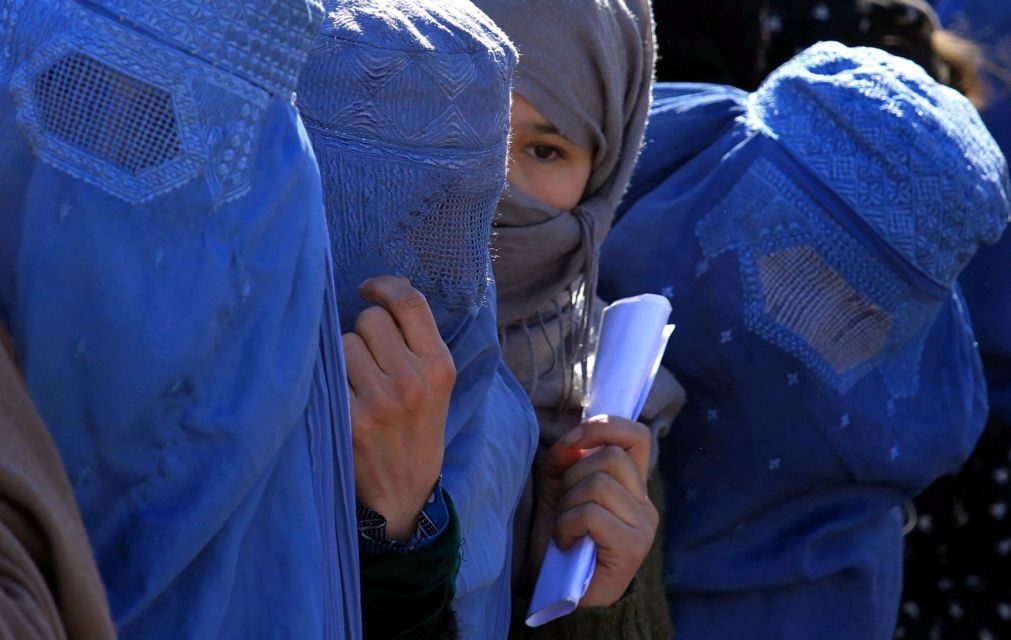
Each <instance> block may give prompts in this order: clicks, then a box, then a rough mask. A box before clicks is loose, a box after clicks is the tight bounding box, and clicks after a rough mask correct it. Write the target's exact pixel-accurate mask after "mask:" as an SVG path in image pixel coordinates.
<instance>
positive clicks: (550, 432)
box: [477, 0, 681, 635]
mask: <svg viewBox="0 0 1011 640" xmlns="http://www.w3.org/2000/svg"><path fill="white" fill-rule="evenodd" d="M477 4H478V6H479V7H481V8H482V9H483V10H485V11H486V12H488V14H489V15H490V16H491V17H492V19H494V20H495V21H496V22H497V23H498V25H499V26H500V27H502V29H503V30H504V31H505V32H506V35H508V36H509V37H510V38H511V39H512V40H513V42H514V43H515V44H516V46H517V49H518V50H519V52H520V62H519V64H518V66H517V71H516V80H515V83H514V87H513V109H512V136H511V141H510V153H509V155H510V162H509V185H508V186H507V188H506V193H505V195H504V196H503V199H502V201H501V203H500V204H499V207H498V215H497V216H496V218H495V234H494V236H493V240H492V244H493V249H494V252H495V259H494V270H495V279H496V283H497V286H498V304H499V318H498V324H499V331H500V333H501V335H502V341H503V353H504V357H505V359H506V362H507V363H508V364H509V366H510V368H511V369H512V370H513V371H514V372H515V373H516V374H517V377H518V378H519V379H520V381H521V382H522V383H523V385H524V386H525V388H526V390H527V393H528V394H529V395H530V398H531V400H532V402H533V404H534V408H535V409H536V410H537V413H538V421H539V425H540V440H541V445H542V447H541V451H542V454H543V455H542V461H541V463H540V464H539V465H538V469H539V471H538V473H537V474H535V477H534V487H535V488H534V489H533V491H532V492H531V493H529V494H528V495H527V496H526V497H525V499H524V502H523V503H521V506H520V509H519V511H518V514H517V545H516V552H515V554H514V561H515V562H516V563H517V571H516V580H517V584H516V591H517V593H518V595H519V596H520V597H519V598H518V599H517V602H519V603H523V605H524V606H525V604H526V602H528V599H529V596H530V593H529V589H530V588H531V587H532V584H533V580H534V579H535V578H536V576H537V569H538V567H539V565H540V562H541V559H542V557H543V554H544V551H545V547H546V545H547V542H548V540H549V538H551V537H554V538H555V539H556V540H558V541H559V542H561V543H562V544H563V545H564V546H567V545H568V544H570V543H571V542H572V541H573V540H574V539H575V538H577V537H579V536H580V535H583V534H586V533H589V535H590V536H591V537H592V538H593V539H594V540H595V541H596V542H597V544H598V553H599V556H598V563H597V568H596V574H595V578H594V581H593V582H592V583H591V585H590V587H589V590H588V592H587V595H586V597H585V598H584V600H583V601H582V605H581V606H583V607H584V608H585V607H590V608H593V607H601V606H605V605H612V604H614V603H615V602H617V601H618V600H619V599H621V598H622V596H623V595H624V594H625V592H626V589H627V588H628V586H629V584H630V583H631V582H632V578H633V577H634V576H635V575H636V573H637V571H638V570H639V568H640V566H641V564H642V562H643V559H644V558H645V556H646V554H647V552H648V551H649V549H650V546H651V544H652V542H653V539H654V534H655V530H656V527H655V524H656V521H657V515H656V510H655V508H654V505H653V504H651V502H650V501H649V500H648V499H647V497H646V493H647V492H646V482H647V476H648V470H649V465H650V454H651V448H652V447H651V442H652V438H651V434H650V431H649V429H647V428H646V427H645V426H644V425H641V424H638V423H635V422H632V421H630V420H624V419H621V418H618V417H610V418H607V419H604V418H601V419H600V420H598V421H593V422H590V423H586V424H583V425H582V427H581V428H580V431H579V432H578V433H576V435H577V436H579V434H581V436H580V437H574V438H572V439H570V440H569V441H567V442H565V443H564V444H563V443H560V442H559V441H560V440H561V439H562V438H563V437H564V436H566V435H567V434H570V433H572V430H573V429H574V428H576V427H577V425H579V424H580V421H581V415H580V414H581V403H582V400H583V398H582V393H583V387H584V383H585V375H586V373H587V372H586V368H585V365H586V359H587V355H588V352H589V351H590V350H591V349H592V339H591V333H592V330H593V329H594V328H595V325H596V324H597V323H598V322H599V319H600V315H599V313H600V310H601V309H602V307H603V304H602V303H601V302H600V301H599V300H598V299H597V297H596V263H597V259H596V256H597V252H598V250H599V247H600V243H601V242H602V241H603V239H604V237H605V236H606V235H607V232H608V230H609V229H610V226H611V220H612V217H613V215H614V211H615V209H617V207H618V204H619V202H620V200H621V197H622V195H623V193H624V191H625V188H626V186H627V184H628V180H629V177H630V176H631V172H632V168H633V166H634V165H635V161H636V157H637V155H638V153H639V148H640V146H641V144H642V134H643V129H644V127H645V122H646V114H647V111H648V108H649V100H650V90H651V84H652V76H653V61H654V47H653V26H652V15H651V9H650V7H649V4H648V3H647V2H645V1H641V0H634V1H624V0H616V1H608V2H576V1H564V2H533V1H530V2H499V1H497V0H480V1H479V2H477ZM667 382H668V383H669V385H668V386H666V387H665V389H666V390H667V391H671V392H672V393H671V394H670V395H669V396H668V399H669V400H670V402H669V403H668V405H673V406H677V405H679V404H680V402H681V395H680V393H679V392H680V388H678V387H677V386H676V383H675V382H674V381H673V380H672V379H668V380H667ZM595 443H596V444H604V445H611V446H610V447H608V448H607V449H606V450H605V451H604V452H602V453H599V454H597V455H599V456H601V457H600V458H597V455H595V456H591V457H589V458H586V459H585V460H583V461H582V462H577V460H578V456H574V452H576V451H578V449H580V448H584V449H585V448H591V447H593V446H594V444H595ZM563 476H564V478H563ZM533 495H536V496H537V500H536V502H535V501H534V499H533ZM594 502H597V503H599V504H603V505H606V506H605V507H602V508H600V509H599V510H598V509H597V508H596V507H592V508H591V507H588V505H589V504H591V503H594ZM598 506H599V505H598ZM646 582H647V581H645V580H638V581H636V583H635V584H637V585H643V584H645V583H646ZM636 590H637V594H639V593H641V592H642V589H641V588H638V587H637V589H636ZM659 596H660V598H661V600H662V593H661V594H659ZM626 602H633V603H634V604H633V605H631V608H632V609H635V610H636V611H637V612H638V613H641V614H642V615H643V616H644V617H645V618H646V619H647V621H646V627H649V624H650V623H649V621H648V618H649V613H648V611H649V610H650V608H651V606H650V603H648V602H647V601H646V599H645V598H644V597H642V596H641V595H636V596H635V597H632V598H628V599H626ZM653 604H655V603H653ZM661 608H662V607H661ZM653 609H655V607H653ZM514 613H515V614H518V615H517V617H516V619H517V623H516V626H520V625H522V622H521V620H522V614H525V613H526V610H525V609H524V610H522V611H515V612H514ZM574 615H575V618H572V619H573V620H574V619H576V618H579V617H580V614H579V613H577V614H574ZM606 615H611V614H606ZM619 617H620V616H615V617H614V619H613V620H612V624H616V623H617V621H618V618H619ZM569 622H570V621H561V622H559V623H556V624H559V625H563V626H564V625H567V624H569ZM659 622H660V624H661V627H660V628H661V629H665V628H666V626H665V625H666V621H665V620H663V617H662V616H660V617H659ZM577 624H578V623H577ZM577 628H578V627H577ZM607 628H608V629H611V627H607ZM518 632H519V629H515V628H514V633H518ZM628 632H630V631H628V630H625V631H621V630H619V629H618V628H617V627H616V628H614V629H611V630H609V631H606V632H604V635H609V634H611V633H613V634H621V633H628ZM575 633H577V634H578V633H580V632H578V631H576V632H575ZM660 633H663V631H660Z"/></svg>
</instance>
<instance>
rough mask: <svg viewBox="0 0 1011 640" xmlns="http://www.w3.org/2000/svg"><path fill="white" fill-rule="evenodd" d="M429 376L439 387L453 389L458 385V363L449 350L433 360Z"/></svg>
mask: <svg viewBox="0 0 1011 640" xmlns="http://www.w3.org/2000/svg"><path fill="white" fill-rule="evenodd" d="M429 375H430V376H431V378H432V381H433V382H434V383H435V384H436V385H437V386H440V387H446V386H449V387H452V386H453V385H454V384H456V363H455V362H453V356H452V355H451V354H450V353H449V349H448V348H447V349H445V350H444V352H443V353H442V354H440V355H439V356H437V357H435V358H433V359H432V362H431V367H430V371H429Z"/></svg>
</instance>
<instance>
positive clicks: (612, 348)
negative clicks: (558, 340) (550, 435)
mask: <svg viewBox="0 0 1011 640" xmlns="http://www.w3.org/2000/svg"><path fill="white" fill-rule="evenodd" d="M670 313H671V306H670V302H669V301H668V300H667V298H664V297H663V296H658V295H654V294H651V293H647V294H644V295H641V296H636V297H634V298H624V299H622V300H618V301H617V302H615V303H613V304H611V305H610V306H608V307H607V308H606V309H604V314H603V316H602V317H601V319H600V331H599V332H598V334H597V349H596V353H595V356H594V359H593V369H592V373H591V375H590V382H589V388H588V391H587V394H586V404H585V409H584V410H583V419H584V420H585V419H586V418H590V417H593V416H597V415H601V414H606V415H611V416H618V417H620V418H628V419H631V420H635V419H636V418H638V417H639V412H641V411H642V407H643V405H645V404H646V397H647V396H648V395H649V390H650V387H652V386H653V380H654V379H655V378H656V374H657V371H659V370H660V362H661V360H663V353H664V350H665V349H666V348H667V341H668V339H669V338H670V335H671V333H672V332H673V331H674V325H669V324H667V320H668V319H669V318H670ZM596 563H597V545H596V544H594V542H593V540H591V539H590V538H589V536H586V537H584V538H581V539H580V540H578V541H577V542H576V544H574V545H573V546H572V547H571V548H570V549H568V550H567V551H562V550H561V549H559V548H558V547H557V546H556V545H555V543H554V541H553V540H552V541H550V542H549V543H548V549H547V552H546V553H545V554H544V563H543V564H542V565H541V573H540V575H539V576H538V577H537V584H536V586H535V587H534V595H533V599H532V600H531V602H530V610H529V611H528V612H527V625H529V626H531V627H539V626H541V625H542V624H546V623H548V622H551V621H552V620H555V619H557V618H560V617H562V616H564V615H568V614H569V613H572V612H573V611H574V610H575V609H576V607H577V606H579V601H580V600H581V599H582V598H583V596H584V595H586V590H587V588H588V587H589V586H590V581H591V580H592V579H593V569H594V567H595V566H596Z"/></svg>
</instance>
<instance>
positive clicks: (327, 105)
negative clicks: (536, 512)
mask: <svg viewBox="0 0 1011 640" xmlns="http://www.w3.org/2000/svg"><path fill="white" fill-rule="evenodd" d="M515 58H516V54H515V52H514V51H513V49H512V46H511V45H510V44H509V41H508V40H507V39H506V38H505V36H504V35H503V34H502V33H501V32H500V31H499V30H498V28H497V27H495V25H494V24H493V23H492V22H491V20H490V19H488V18H487V17H486V16H485V15H484V14H482V13H481V12H479V11H478V10H477V9H475V8H474V7H473V5H471V4H470V3H469V2H464V1H462V0H454V1H449V2H441V3H428V2H422V1H420V0H389V1H382V0H356V1H352V2H341V3H338V4H337V5H336V7H335V8H334V11H332V12H331V13H330V14H329V15H328V16H327V19H326V22H325V25H324V28H323V30H322V32H321V34H320V37H319V38H318V39H317V41H316V44H315V46H314V47H313V49H312V51H311V53H310V55H309V60H308V62H307V63H306V66H305V69H304V71H303V72H302V75H301V77H300V79H299V83H298V101H297V104H298V108H299V111H300V113H301V115H302V118H303V120H304V121H305V124H306V128H307V130H308V132H309V137H310V139H311V140H312V145H313V149H314V150H315V152H316V157H317V158H318V161H319V165H320V171H321V174H322V179H323V192H324V201H325V203H326V212H327V220H328V223H329V229H330V236H331V240H332V243H333V258H334V275H335V278H336V289H337V300H338V304H339V309H340V320H341V323H340V324H341V327H342V328H343V330H344V331H346V332H347V333H345V334H344V335H343V342H344V346H345V350H346V353H347V359H348V370H349V381H350V386H351V413H352V422H353V424H354V434H355V435H354V438H355V452H356V463H357V468H356V474H357V478H358V480H359V492H358V506H359V518H360V519H359V527H360V535H361V540H362V542H361V545H360V548H361V554H362V557H361V563H362V567H363V573H364V574H365V575H364V577H363V585H362V586H363V604H364V607H365V612H366V620H367V621H369V620H376V623H375V624H371V623H369V622H367V625H366V629H365V633H366V635H367V636H371V637H390V636H391V635H392V632H390V629H391V626H388V625H394V624H396V618H397V613H398V612H397V611H396V610H386V611H381V610H375V611H373V608H379V607H382V606H383V605H382V601H380V600H376V599H374V598H373V595H374V594H382V593H385V589H387V588H388V586H389V575H392V573H391V572H383V571H370V569H371V568H375V567H384V566H387V565H388V563H389V562H390V558H395V557H397V556H398V554H399V555H403V554H410V553H417V552H418V551H419V550H424V549H426V548H432V547H433V546H436V545H440V544H443V543H444V541H443V539H444V538H445V536H446V535H447V532H446V531H445V526H446V523H447V522H450V521H452V520H454V517H453V512H455V514H456V518H457V519H458V521H459V535H460V537H461V539H462V541H463V547H462V562H461V564H460V570H459V576H458V578H457V580H456V590H455V600H454V603H453V608H454V610H455V613H456V615H457V617H458V618H459V626H460V631H461V633H462V634H463V636H464V637H468V638H481V639H484V638H502V637H505V634H506V632H507V630H508V627H509V615H510V597H511V596H510V594H511V591H510V571H509V569H510V561H509V560H510V552H511V548H512V540H511V532H512V524H511V523H512V514H513V511H514V509H515V507H516V503H517V501H518V500H519V496H520V493H521V491H522V489H523V484H524V482H525V481H526V477H527V474H528V473H529V469H530V464H531V460H532V456H533V453H534V447H535V441H536V432H537V429H536V423H535V421H534V416H533V411H532V409H531V408H530V404H529V401H528V400H527V399H526V395H525V394H524V392H523V390H522V388H521V387H520V386H519V385H518V383H517V382H516V381H515V379H514V378H513V377H512V375H511V374H510V373H509V371H508V370H507V369H506V367H505V365H504V364H503V363H502V357H501V352H500V349H499V344H498V337H497V332H496V320H495V290H494V286H492V280H491V270H490V257H489V249H488V244H489V236H490V233H491V222H492V216H493V214H494V211H495V206H496V204H497V202H498V199H499V196H500V193H501V191H502V186H503V184H504V180H505V169H506V152H507V144H508V130H509V91H510V80H511V75H512V69H513V65H514V63H515ZM392 276H399V278H395V277H392ZM408 281H409V283H410V285H409V286H408V284H407V282H408ZM392 290H399V291H400V294H395V295H391V296H387V299H391V298H392V299H398V298H399V299H400V300H401V302H404V301H405V300H406V301H409V304H405V305H402V306H409V307H413V308H414V309H415V311H417V310H418V309H420V310H422V311H423V313H419V314H417V315H419V316H427V318H428V319H429V324H431V326H432V327H434V328H436V329H437V334H436V335H434V336H433V335H432V333H434V332H431V333H428V334H427V335H425V336H419V335H418V334H414V335H412V331H410V330H408V326H407V324H413V323H411V322H410V321H408V322H407V323H405V321H404V318H403V316H404V315H405V314H404V311H403V309H401V310H399V311H398V310H397V309H396V308H395V305H394V306H391V305H389V304H384V300H382V299H381V298H380V294H381V292H383V291H392ZM419 294H420V295H419ZM377 302H378V303H379V304H376V303H377ZM425 324H426V323H424V322H421V323H418V324H416V325H414V327H415V328H416V329H417V328H421V329H424V328H425V327H424V325H425ZM423 333H424V332H423ZM433 337H434V342H436V343H437V344H435V345H433V344H432V343H433V340H432V338H433ZM447 348H448V353H449V354H450V355H451V356H452V363H453V365H454V366H455V371H456V382H455V386H454V387H453V391H452V397H451V399H450V401H449V403H448V406H444V407H443V410H442V412H441V413H439V412H433V413H431V414H429V413H428V412H424V411H421V412H419V411H411V410H408V409H407V407H408V406H409V405H410V404H411V397H412V396H414V395H415V394H413V393H401V392H400V388H399V387H398V385H396V384H390V383H389V378H390V377H391V376H396V375H397V372H398V371H404V370H414V371H415V372H417V371H426V364H425V362H429V361H431V360H432V359H438V358H440V357H441V356H440V349H441V350H445V349H447ZM424 377H425V378H426V379H427V380H429V381H430V382H431V380H435V382H431V383H430V384H428V385H424V386H425V388H426V389H428V391H427V392H425V391H422V392H420V393H419V394H417V395H419V396H425V395H426V394H427V395H433V394H435V393H436V390H433V388H434V387H437V386H438V376H428V375H425V376H424ZM384 429H389V430H390V431H401V432H403V431H412V432H416V433H417V434H418V438H417V441H416V444H415V445H414V446H413V447H412V451H413V453H414V459H412V461H411V462H410V463H409V464H407V465H403V467H404V468H400V469H391V468H389V466H387V465H383V464H382V462H383V461H382V459H381V458H379V457H372V456H370V455H369V453H368V451H367V447H363V446H360V443H359V441H358V439H359V434H360V433H362V432H365V431H373V430H374V431H382V430H384ZM433 433H434V435H435V438H434V439H433V437H432V435H433ZM433 443H434V444H433ZM443 445H444V447H445V449H444V451H445V453H444V454H443ZM440 471H441V476H442V477H441V480H440V478H439V475H440ZM394 475H396V476H398V477H399V478H400V479H401V480H400V482H401V483H402V484H401V486H402V487H403V489H402V492H403V493H404V494H408V493H410V494H412V498H411V500H408V503H411V504H413V503H415V502H416V503H418V504H420V503H421V502H425V506H424V509H422V510H421V513H420V514H419V513H418V510H417V508H414V509H407V510H406V512H404V513H403V514H402V513H397V514H396V515H395V516H394V515H393V514H392V513H391V512H389V511H387V509H388V508H392V507H387V506H384V505H381V504H377V503H376V500H375V499H374V498H373V497H372V496H371V495H369V493H368V492H366V491H363V490H362V485H363V484H364V482H365V481H366V480H369V481H372V482H374V484H377V485H378V484H380V483H382V482H390V483H394V482H395V481H396V480H395V479H394V478H393V477H392V476H394ZM426 498H427V501H426ZM397 511H400V510H397ZM402 515H406V516H407V517H406V519H405V518H402V517H401V516H402ZM394 518H395V519H397V520H399V521H404V520H406V523H405V524H406V526H403V525H394V522H393V520H394ZM377 522H378V523H379V526H376V523H377ZM397 529H399V530H400V531H399V532H397V531H396V530H397ZM401 566H403V565H401ZM398 575H400V576H401V577H404V578H405V579H408V580H410V579H413V578H411V577H409V576H407V577H405V576H404V574H403V573H400V574H398ZM384 576H385V577H384ZM373 614H375V615H373Z"/></svg>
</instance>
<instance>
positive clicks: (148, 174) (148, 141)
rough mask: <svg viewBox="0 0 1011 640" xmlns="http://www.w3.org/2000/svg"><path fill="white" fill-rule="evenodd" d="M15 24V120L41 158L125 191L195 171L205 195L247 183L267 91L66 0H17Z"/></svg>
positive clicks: (224, 196) (244, 188) (141, 195)
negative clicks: (19, 6)
mask: <svg viewBox="0 0 1011 640" xmlns="http://www.w3.org/2000/svg"><path fill="white" fill-rule="evenodd" d="M298 4H301V2H300V3H298ZM57 9H59V11H58V12H57ZM303 18H304V16H303ZM15 35H16V36H17V37H16V41H15V43H14V45H13V50H14V51H16V52H27V53H23V54H19V56H16V57H19V58H23V59H17V60H15V63H16V64H15V67H14V71H13V74H12V78H11V89H12V91H13V93H14V96H15V99H16V100H17V106H18V109H17V112H18V122H19V125H20V127H21V129H22V131H23V132H24V133H25V136H26V137H27V138H28V140H29V141H30V142H31V144H32V146H33V148H34V149H35V152H36V153H37V154H38V155H39V157H40V158H41V159H42V160H44V161H45V162H47V163H49V164H51V165H53V166H55V167H57V168H59V169H61V170H63V171H66V172H67V173H69V174H71V175H73V176H75V177H77V178H79V179H81V180H84V181H86V182H89V183H91V184H93V185H95V186H97V187H99V188H101V189H103V190H105V191H107V192H109V193H111V194H113V195H115V196H117V197H119V198H121V199H123V200H126V201H128V202H143V201H146V200H149V199H151V198H154V197H156V196H159V195H162V194H164V193H167V192H169V191H171V190H173V189H175V188H177V187H179V186H181V185H183V184H185V183H187V182H188V181H190V180H192V179H193V178H195V177H197V176H200V175H203V176H204V179H205V181H206V184H207V188H208V190H209V193H210V195H211V197H212V199H213V201H214V203H215V204H218V205H220V204H221V203H224V202H228V201H230V200H232V199H235V198H238V197H241V196H242V195H244V194H245V193H246V192H248V190H249V188H250V187H251V184H250V180H249V171H250V168H251V167H250V162H249V160H250V158H251V156H252V154H253V153H254V152H255V149H256V143H257V139H256V136H257V132H258V130H259V127H258V123H259V121H260V119H261V118H262V116H263V112H264V110H265V109H266V106H267V104H268V102H269V101H270V99H271V95H270V94H269V93H268V92H267V91H265V90H264V89H262V88H260V87H258V86H256V85H254V84H252V83H251V82H249V81H248V80H247V79H245V78H243V77H240V76H237V75H235V74H234V73H230V72H227V71H224V70H222V69H221V68H220V67H219V66H216V65H213V64H208V63H207V62H205V61H201V60H199V59H197V58H195V57H194V56H192V55H188V54H186V53H182V52H180V51H178V50H177V49H175V48H173V47H169V46H165V45H163V44H161V43H160V42H159V41H158V40H155V39H152V38H151V37H148V36H147V35H144V34H142V33H140V32H138V31H136V30H135V29H134V28H133V27H130V26H124V25H123V24H122V23H120V22H119V21H113V20H110V19H109V18H108V17H107V16H104V15H101V14H99V13H96V12H94V11H91V10H88V9H85V8H83V7H81V6H79V5H78V4H76V3H72V2H70V3H63V4H61V3H28V4H26V5H24V7H22V10H21V13H20V16H19V25H18V28H17V29H16V30H15Z"/></svg>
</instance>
